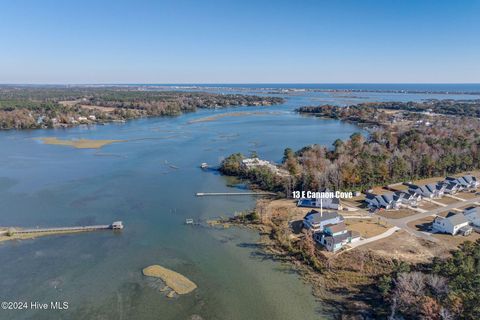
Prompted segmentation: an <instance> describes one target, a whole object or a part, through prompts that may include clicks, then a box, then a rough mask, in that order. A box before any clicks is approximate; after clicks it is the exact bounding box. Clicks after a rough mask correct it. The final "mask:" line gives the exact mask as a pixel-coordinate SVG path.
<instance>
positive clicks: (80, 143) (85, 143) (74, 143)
mask: <svg viewBox="0 0 480 320" xmlns="http://www.w3.org/2000/svg"><path fill="white" fill-rule="evenodd" d="M36 139H37V140H41V141H42V142H43V143H44V144H53V145H60V146H69V147H74V148H77V149H99V148H102V147H104V146H106V145H109V144H112V143H116V142H124V141H125V140H90V139H78V140H61V139H58V138H55V137H49V138H36Z"/></svg>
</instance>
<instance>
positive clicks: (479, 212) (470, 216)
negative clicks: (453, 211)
mask: <svg viewBox="0 0 480 320" xmlns="http://www.w3.org/2000/svg"><path fill="white" fill-rule="evenodd" d="M463 214H464V215H465V217H466V218H467V220H468V221H470V223H471V224H472V225H473V226H475V227H480V208H477V207H468V208H466V209H465V210H464V211H463Z"/></svg>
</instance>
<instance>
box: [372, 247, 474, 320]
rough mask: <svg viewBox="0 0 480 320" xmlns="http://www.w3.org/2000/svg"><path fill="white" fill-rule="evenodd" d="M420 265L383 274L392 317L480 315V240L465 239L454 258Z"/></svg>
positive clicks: (383, 288) (384, 293) (471, 318)
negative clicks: (466, 240)
mask: <svg viewBox="0 0 480 320" xmlns="http://www.w3.org/2000/svg"><path fill="white" fill-rule="evenodd" d="M416 269H417V270H409V268H408V267H406V268H404V269H403V270H398V271H397V272H394V273H393V274H390V275H384V276H382V277H381V278H380V280H379V285H378V289H379V291H380V292H381V294H382V296H383V299H384V301H385V302H386V305H389V306H390V310H389V313H390V316H389V319H431V320H437V319H438V320H453V319H466V320H476V319H480V294H479V292H480V241H477V242H475V243H472V242H465V243H463V244H461V245H460V247H459V249H458V250H455V251H453V252H452V256H451V257H450V258H448V259H446V260H441V259H438V258H436V259H434V260H433V262H432V263H431V264H429V265H427V266H420V267H417V268H416Z"/></svg>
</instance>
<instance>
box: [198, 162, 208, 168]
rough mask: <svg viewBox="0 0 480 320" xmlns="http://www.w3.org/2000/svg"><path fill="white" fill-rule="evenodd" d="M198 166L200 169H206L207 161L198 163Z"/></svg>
mask: <svg viewBox="0 0 480 320" xmlns="http://www.w3.org/2000/svg"><path fill="white" fill-rule="evenodd" d="M200 168H202V169H208V163H206V162H202V164H201V165H200Z"/></svg>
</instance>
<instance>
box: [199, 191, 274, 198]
mask: <svg viewBox="0 0 480 320" xmlns="http://www.w3.org/2000/svg"><path fill="white" fill-rule="evenodd" d="M195 195H196V196H197V197H205V196H276V195H277V194H276V193H274V192H197V193H196V194H195Z"/></svg>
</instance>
